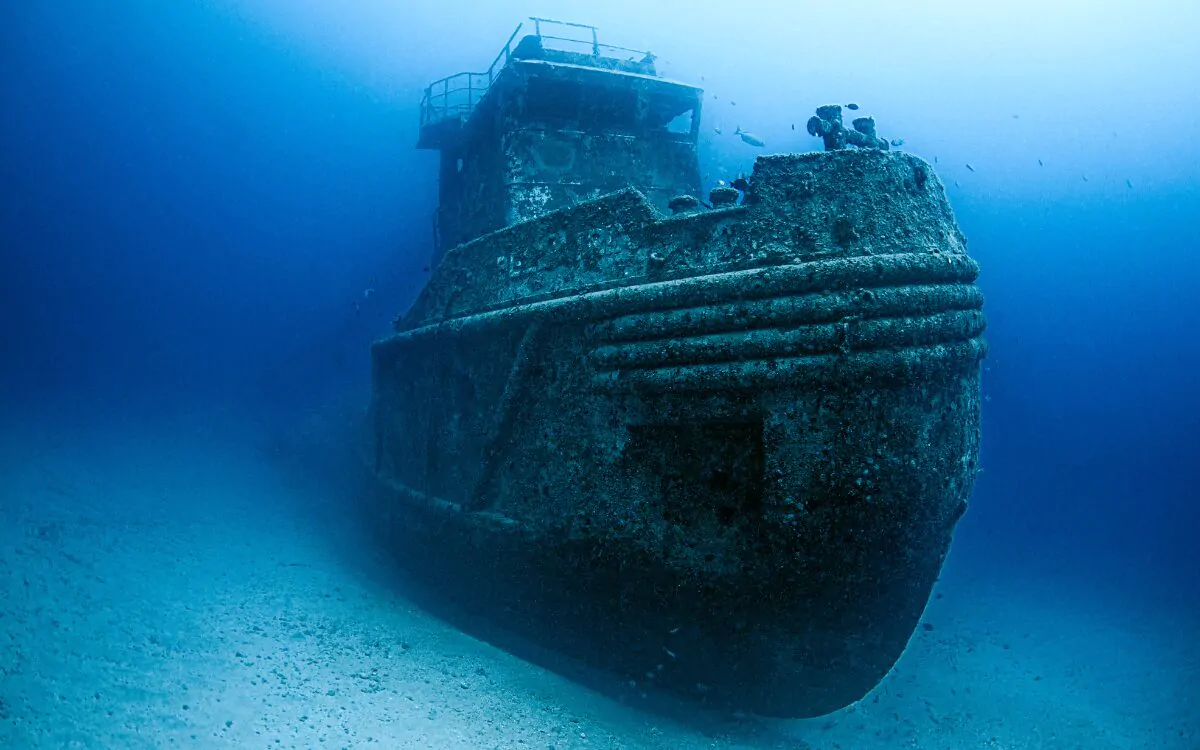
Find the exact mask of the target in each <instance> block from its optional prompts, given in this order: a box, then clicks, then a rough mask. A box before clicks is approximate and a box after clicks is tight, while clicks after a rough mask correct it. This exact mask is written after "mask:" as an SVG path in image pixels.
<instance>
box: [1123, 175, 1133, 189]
mask: <svg viewBox="0 0 1200 750" xmlns="http://www.w3.org/2000/svg"><path fill="white" fill-rule="evenodd" d="M1125 187H1127V188H1132V187H1133V180H1131V179H1129V178H1128V177H1126V178H1125Z"/></svg>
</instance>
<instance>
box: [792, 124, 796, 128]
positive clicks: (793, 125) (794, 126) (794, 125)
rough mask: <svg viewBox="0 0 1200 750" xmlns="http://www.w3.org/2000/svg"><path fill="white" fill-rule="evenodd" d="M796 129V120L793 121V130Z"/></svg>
mask: <svg viewBox="0 0 1200 750" xmlns="http://www.w3.org/2000/svg"><path fill="white" fill-rule="evenodd" d="M795 129H796V123H794V122H793V123H792V130H795Z"/></svg>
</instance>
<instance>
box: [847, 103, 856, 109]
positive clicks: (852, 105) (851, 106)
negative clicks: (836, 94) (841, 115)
mask: <svg viewBox="0 0 1200 750" xmlns="http://www.w3.org/2000/svg"><path fill="white" fill-rule="evenodd" d="M846 109H858V105H857V104H855V103H854V102H850V103H849V104H847V105H846Z"/></svg>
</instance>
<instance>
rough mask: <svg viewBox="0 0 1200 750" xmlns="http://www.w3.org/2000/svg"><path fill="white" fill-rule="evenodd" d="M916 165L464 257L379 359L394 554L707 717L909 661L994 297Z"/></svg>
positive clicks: (784, 708) (956, 498)
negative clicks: (703, 707) (691, 702)
mask: <svg viewBox="0 0 1200 750" xmlns="http://www.w3.org/2000/svg"><path fill="white" fill-rule="evenodd" d="M978 272H979V269H978V266H977V265H976V264H975V262H974V261H973V260H971V259H970V257H969V256H967V255H966V252H965V242H964V240H963V238H962V235H961V233H960V232H959V231H958V228H957V226H956V225H955V223H954V220H953V216H952V214H951V212H950V209H949V206H948V204H947V202H946V199H945V194H944V191H943V190H942V187H941V184H940V182H939V181H938V180H937V178H936V176H935V175H933V173H932V171H931V169H930V168H929V167H928V165H926V164H925V163H924V162H922V161H920V160H919V159H916V158H915V157H911V156H908V155H904V154H884V153H877V152H849V151H840V152H831V153H824V154H806V155H798V156H779V157H766V158H763V159H760V160H759V162H758V164H757V165H756V169H755V174H754V177H753V179H752V181H751V190H750V191H749V192H748V193H747V195H746V199H745V201H744V203H743V205H742V206H737V207H734V208H730V209H723V210H717V211H710V212H700V213H694V214H685V215H682V216H677V217H672V218H667V219H664V218H662V217H661V216H659V215H658V214H657V213H656V212H655V211H654V210H653V209H652V208H651V207H650V206H649V205H648V204H646V202H645V200H644V199H641V198H640V196H639V195H638V194H637V193H635V192H631V191H627V192H623V193H618V194H615V195H612V196H606V197H605V198H601V199H599V200H596V201H591V202H588V203H585V204H581V205H579V206H577V207H574V208H571V209H565V210H563V211H559V212H555V213H553V214H550V215H547V216H545V217H542V218H540V219H536V220H533V221H530V222H525V223H523V224H519V225H516V226H513V227H510V228H507V229H505V230H501V231H500V232H496V233H493V234H491V235H487V236H485V237H483V238H480V239H479V240H476V241H474V242H471V243H468V244H466V245H462V246H459V247H458V248H455V249H454V250H452V251H451V252H450V253H449V254H448V255H447V256H446V259H445V261H444V262H443V264H442V266H440V267H439V269H438V271H437V273H436V274H435V276H434V278H433V279H431V282H430V285H429V287H428V288H427V289H426V290H425V293H423V295H422V297H421V298H420V299H419V300H418V301H417V303H416V304H415V305H414V307H413V309H412V310H410V311H409V313H408V314H407V315H405V316H404V317H402V318H401V319H399V320H398V321H397V325H396V328H397V330H396V333H395V334H394V335H393V336H391V337H389V338H388V339H385V340H383V341H380V342H378V343H377V344H375V346H374V347H373V363H374V373H373V378H374V380H373V402H372V415H373V420H374V422H373V423H374V435H373V438H374V442H373V451H374V452H373V467H372V468H373V475H374V478H375V484H374V490H373V493H372V496H373V499H374V501H375V504H374V506H373V507H374V508H375V509H376V511H377V512H378V514H379V517H380V518H382V519H384V521H385V523H384V526H385V528H386V529H387V530H388V531H389V533H390V534H391V536H392V539H393V542H394V546H395V547H396V549H397V551H399V552H400V553H401V554H402V556H403V557H404V559H405V560H406V562H407V564H409V565H411V566H413V567H415V568H417V569H418V570H419V572H420V574H421V576H422V577H423V578H425V579H427V580H430V581H432V582H436V583H437V585H438V586H439V587H443V588H445V589H447V590H451V589H453V590H456V591H458V592H459V593H460V595H461V596H462V597H463V599H464V600H465V601H468V602H470V603H471V605H472V606H474V607H476V608H478V609H479V610H480V611H484V612H488V613H490V614H491V616H492V617H493V618H494V619H496V620H498V621H500V622H501V623H502V624H503V625H504V626H505V627H508V628H512V629H514V630H516V631H519V632H523V633H527V634H531V635H533V636H534V637H536V638H537V639H538V640H539V641H541V642H543V643H545V644H546V645H549V646H550V647H552V648H554V649H557V650H559V651H562V652H564V653H567V654H570V655H572V656H575V657H579V658H581V659H583V660H584V661H585V662H587V663H589V664H593V665H597V666H600V667H603V668H605V669H607V670H610V671H612V672H613V673H616V674H619V675H622V676H623V677H625V678H628V679H629V680H631V681H633V682H635V683H637V684H639V685H645V684H652V685H655V686H657V687H658V688H660V689H665V690H667V691H669V692H671V693H675V694H678V695H682V696H686V697H688V698H692V699H696V700H700V701H703V702H706V703H709V704H711V705H716V706H721V707H728V708H734V709H740V710H746V711H751V712H755V713H760V714H766V715H773V716H815V715H820V714H824V713H828V712H831V711H834V710H837V709H838V708H841V707H843V706H845V705H847V704H849V703H852V702H853V701H856V700H858V699H860V698H862V697H863V696H864V695H865V694H867V693H868V692H869V691H870V690H871V689H872V688H873V687H874V686H875V685H876V684H877V683H878V682H879V680H880V679H881V678H882V677H883V676H884V675H885V674H886V673H887V671H888V670H889V669H890V668H891V667H892V665H893V664H894V663H895V661H896V659H897V658H899V656H900V654H901V653H902V652H903V649H904V647H905V645H906V644H907V642H908V639H909V637H910V636H911V634H912V632H913V630H914V629H915V627H916V625H917V622H918V620H919V618H920V615H921V612H922V611H923V609H924V606H925V603H926V602H927V600H928V597H929V594H930V591H931V588H932V586H933V584H934V582H935V581H936V579H937V576H938V574H939V572H940V570H941V566H942V563H943V561H944V559H945V556H946V554H947V552H948V550H949V546H950V542H951V538H952V532H953V529H954V526H955V524H956V522H957V521H958V519H959V518H960V517H961V516H962V514H963V512H964V511H965V510H966V506H967V499H968V497H969V495H970V491H971V486H972V483H973V480H974V476H975V473H976V471H977V465H978V452H979V413H980V404H979V363H980V361H981V359H982V358H983V357H984V356H985V354H986V345H985V343H984V341H983V339H982V334H983V332H984V328H985V320H984V317H983V313H982V305H983V299H982V296H981V294H980V293H979V290H978V288H977V287H976V286H975V283H974V282H975V279H976V277H977V276H978Z"/></svg>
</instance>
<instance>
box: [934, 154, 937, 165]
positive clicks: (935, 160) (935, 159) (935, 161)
mask: <svg viewBox="0 0 1200 750" xmlns="http://www.w3.org/2000/svg"><path fill="white" fill-rule="evenodd" d="M933 163H934V164H937V157H936V156H935V157H933Z"/></svg>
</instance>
